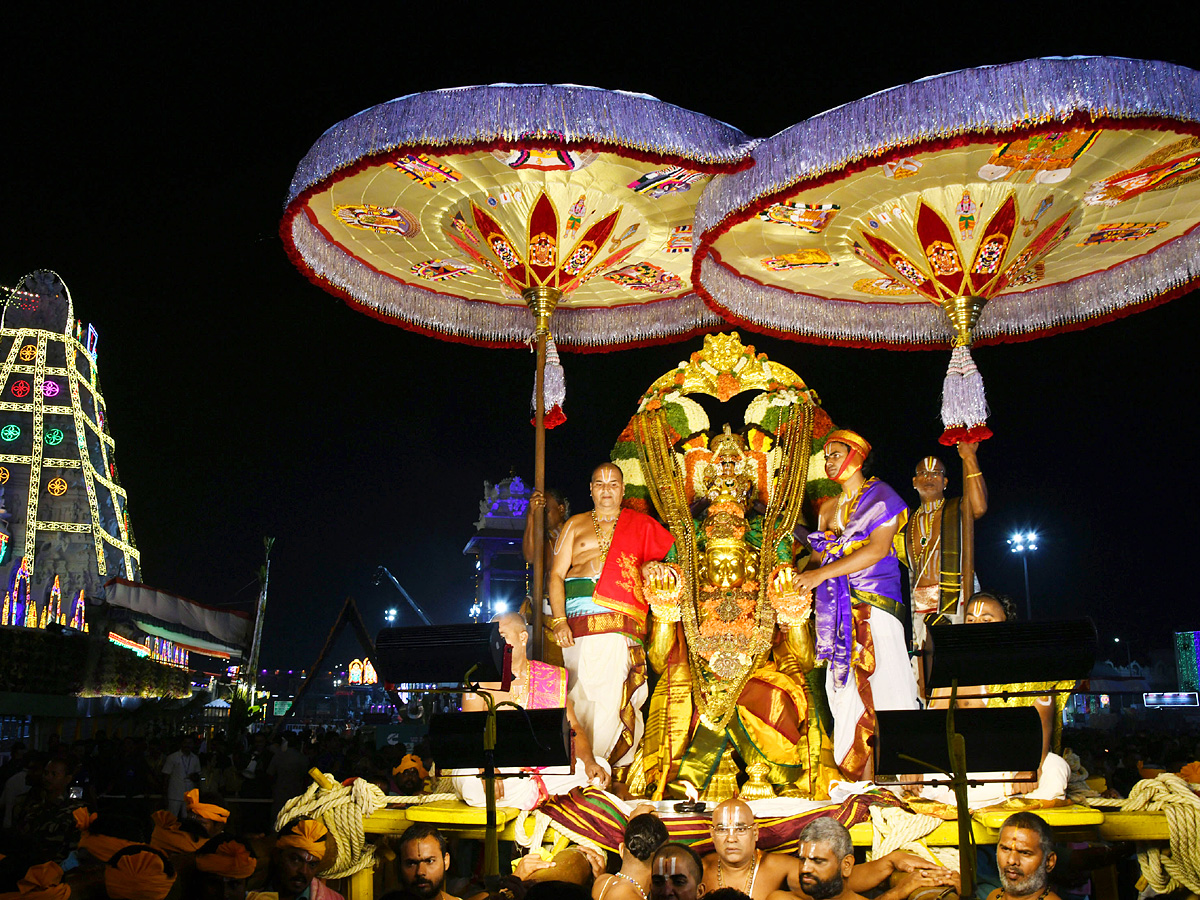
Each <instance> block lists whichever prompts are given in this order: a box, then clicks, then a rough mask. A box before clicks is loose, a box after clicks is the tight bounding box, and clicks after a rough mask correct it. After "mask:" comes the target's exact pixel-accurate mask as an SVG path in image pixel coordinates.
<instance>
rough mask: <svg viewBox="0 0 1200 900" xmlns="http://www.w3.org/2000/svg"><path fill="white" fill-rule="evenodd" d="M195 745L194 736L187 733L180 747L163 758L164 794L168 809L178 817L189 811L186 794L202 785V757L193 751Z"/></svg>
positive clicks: (180, 742) (180, 817)
mask: <svg viewBox="0 0 1200 900" xmlns="http://www.w3.org/2000/svg"><path fill="white" fill-rule="evenodd" d="M194 746H195V745H194V744H193V742H192V736H191V735H190V734H185V735H184V736H183V737H182V738H181V739H180V741H179V749H178V750H176V751H175V752H174V753H172V754H170V755H169V756H168V757H167V758H166V759H164V760H163V768H162V773H163V775H164V778H163V796H164V797H166V798H167V810H168V812H170V813H171V815H173V816H175V818H177V819H182V818H183V815H184V813H185V812H187V803H186V801H185V799H184V797H185V795H186V794H187V792H188V791H190V790H191V789H192V788H195V787H199V786H200V757H198V756H197V755H196V754H195V753H193V752H192V749H193V747H194Z"/></svg>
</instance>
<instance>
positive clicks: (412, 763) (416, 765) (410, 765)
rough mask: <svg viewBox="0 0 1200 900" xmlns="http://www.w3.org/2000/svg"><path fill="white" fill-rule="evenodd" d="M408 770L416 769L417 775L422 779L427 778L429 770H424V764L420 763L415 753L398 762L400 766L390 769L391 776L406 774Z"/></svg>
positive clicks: (419, 758)
mask: <svg viewBox="0 0 1200 900" xmlns="http://www.w3.org/2000/svg"><path fill="white" fill-rule="evenodd" d="M409 769H416V770H417V774H418V775H420V776H421V777H422V778H428V777H429V770H428V769H426V768H425V764H424V763H423V762H421V757H419V756H417V755H416V754H415V753H409V754H407V755H406V756H405V757H404V759H402V760H400V765H398V766H396V768H394V769H392V774H393V775H399V774H400V773H401V772H407V771H408V770H409Z"/></svg>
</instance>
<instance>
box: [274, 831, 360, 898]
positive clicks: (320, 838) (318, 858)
mask: <svg viewBox="0 0 1200 900" xmlns="http://www.w3.org/2000/svg"><path fill="white" fill-rule="evenodd" d="M328 835H329V831H328V829H326V827H325V826H324V825H323V824H321V822H320V821H318V820H317V819H306V818H301V819H293V820H292V821H290V822H288V823H287V824H286V825H285V826H283V828H281V829H280V830H279V835H278V836H277V837H276V839H275V852H274V854H273V855H272V857H271V862H272V866H271V877H270V879H269V880H268V882H267V887H266V890H268V891H276V892H277V893H278V894H279V900H343V898H342V895H341V894H339V893H338V892H337V891H334V890H331V889H330V888H328V887H326V885H325V883H324V882H323V881H321V879H319V878H317V870H318V869H319V868H320V867H321V863H322V862H323V861H324V859H325V853H326V850H327V849H328V846H329V845H328V844H327V841H326V838H327V837H328Z"/></svg>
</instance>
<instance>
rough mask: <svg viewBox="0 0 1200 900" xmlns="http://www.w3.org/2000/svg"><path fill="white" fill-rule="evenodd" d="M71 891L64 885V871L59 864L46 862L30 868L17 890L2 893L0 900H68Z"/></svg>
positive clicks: (18, 883)
mask: <svg viewBox="0 0 1200 900" xmlns="http://www.w3.org/2000/svg"><path fill="white" fill-rule="evenodd" d="M70 896H71V889H70V888H69V887H68V886H67V885H65V884H63V870H62V867H61V866H59V864H58V863H55V862H44V863H42V864H41V865H38V866H32V867H30V869H29V871H28V872H26V873H25V877H24V878H22V879H21V880H20V881H18V882H17V889H16V890H15V891H9V892H6V893H0V900H67V898H68V897H70Z"/></svg>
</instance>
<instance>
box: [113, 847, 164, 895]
mask: <svg viewBox="0 0 1200 900" xmlns="http://www.w3.org/2000/svg"><path fill="white" fill-rule="evenodd" d="M174 883H175V876H174V875H168V874H167V873H166V870H165V868H164V863H163V858H162V857H161V856H159V855H158V854H157V853H151V852H150V851H149V850H143V851H142V852H141V853H131V854H130V855H129V856H122V857H121V858H120V859H119V860H117V862H116V864H112V863H110V864H109V865H107V866H105V868H104V889H105V891H107V892H108V896H109V900H163V898H164V897H166V896H167V894H169V893H170V891H171V885H173V884H174Z"/></svg>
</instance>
